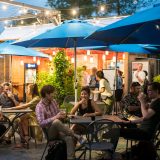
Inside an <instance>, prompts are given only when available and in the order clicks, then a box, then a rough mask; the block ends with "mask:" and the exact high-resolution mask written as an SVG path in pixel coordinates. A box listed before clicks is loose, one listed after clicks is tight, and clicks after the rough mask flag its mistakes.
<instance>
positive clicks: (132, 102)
mask: <svg viewBox="0 0 160 160" xmlns="http://www.w3.org/2000/svg"><path fill="white" fill-rule="evenodd" d="M121 103H122V104H123V105H124V111H125V112H126V113H127V114H131V115H135V116H139V117H140V116H141V115H142V114H141V109H140V108H139V110H137V111H129V110H128V106H141V104H140V101H139V100H138V98H137V95H135V94H133V93H128V94H127V95H126V96H124V97H123V99H122V100H121Z"/></svg>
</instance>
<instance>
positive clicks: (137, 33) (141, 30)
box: [87, 6, 160, 44]
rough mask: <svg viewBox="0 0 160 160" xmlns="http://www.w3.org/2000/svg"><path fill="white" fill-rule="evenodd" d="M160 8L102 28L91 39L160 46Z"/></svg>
mask: <svg viewBox="0 0 160 160" xmlns="http://www.w3.org/2000/svg"><path fill="white" fill-rule="evenodd" d="M159 37H160V6H157V7H153V8H150V9H147V10H144V11H141V12H138V13H136V14H134V15H132V16H129V17H127V18H124V19H122V20H120V21H118V22H115V23H113V24H111V25H108V26H105V27H103V28H100V29H99V30H97V31H96V32H94V33H93V34H91V35H90V36H89V37H87V38H89V39H95V40H101V41H104V42H106V43H108V44H122V43H123V44H160V38H159Z"/></svg>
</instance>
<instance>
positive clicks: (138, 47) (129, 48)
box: [78, 44, 160, 54]
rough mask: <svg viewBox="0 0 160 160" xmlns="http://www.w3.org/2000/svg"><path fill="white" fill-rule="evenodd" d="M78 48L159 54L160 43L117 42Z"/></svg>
mask: <svg viewBox="0 0 160 160" xmlns="http://www.w3.org/2000/svg"><path fill="white" fill-rule="evenodd" d="M78 49H87V50H88V49H90V50H102V51H106V50H108V51H115V52H129V53H135V54H157V53H159V52H160V45H149V44H147V45H144V44H117V45H109V46H90V47H78Z"/></svg>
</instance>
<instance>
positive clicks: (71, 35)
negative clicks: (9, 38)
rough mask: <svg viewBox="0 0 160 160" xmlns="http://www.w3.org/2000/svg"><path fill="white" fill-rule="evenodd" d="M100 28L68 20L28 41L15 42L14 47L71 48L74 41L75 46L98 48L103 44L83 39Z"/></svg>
mask: <svg viewBox="0 0 160 160" xmlns="http://www.w3.org/2000/svg"><path fill="white" fill-rule="evenodd" d="M99 28H100V27H98V26H94V25H92V24H90V23H88V22H86V21H81V20H68V21H64V22H63V23H62V24H61V25H59V26H57V27H55V28H53V29H52V30H49V31H47V32H45V33H43V34H40V35H39V36H36V37H34V38H32V39H30V40H26V41H20V42H15V43H14V44H15V45H20V46H24V47H60V48H72V47H74V45H75V44H74V41H76V46H78V47H83V46H95V45H97V46H99V45H101V46H102V45H105V43H103V42H99V41H96V40H87V39H84V37H86V36H88V35H90V34H91V33H93V32H94V31H96V30H97V29H99Z"/></svg>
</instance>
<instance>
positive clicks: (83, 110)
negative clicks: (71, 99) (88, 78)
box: [71, 86, 102, 134]
mask: <svg viewBox="0 0 160 160" xmlns="http://www.w3.org/2000/svg"><path fill="white" fill-rule="evenodd" d="M89 97H90V89H89V87H88V86H85V87H83V88H82V89H81V97H80V101H79V102H78V103H76V104H75V106H74V107H73V109H72V110H71V115H75V113H76V112H78V115H80V116H83V117H95V116H101V115H102V112H101V110H100V109H99V107H98V106H97V104H96V103H95V102H94V101H93V100H91V99H89ZM71 129H72V130H73V131H74V132H75V133H77V134H84V131H85V129H86V127H85V126H80V125H77V124H76V125H73V126H72V127H71Z"/></svg>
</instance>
